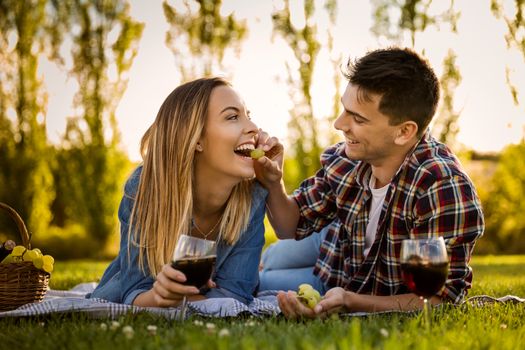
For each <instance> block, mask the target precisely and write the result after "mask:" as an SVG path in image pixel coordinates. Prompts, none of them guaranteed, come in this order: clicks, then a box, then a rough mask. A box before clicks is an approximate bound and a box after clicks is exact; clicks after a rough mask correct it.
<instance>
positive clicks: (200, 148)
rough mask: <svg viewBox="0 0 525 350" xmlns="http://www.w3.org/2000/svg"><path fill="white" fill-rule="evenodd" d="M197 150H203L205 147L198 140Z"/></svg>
mask: <svg viewBox="0 0 525 350" xmlns="http://www.w3.org/2000/svg"><path fill="white" fill-rule="evenodd" d="M195 150H197V152H202V150H203V148H202V145H201V143H200V142H197V147H195Z"/></svg>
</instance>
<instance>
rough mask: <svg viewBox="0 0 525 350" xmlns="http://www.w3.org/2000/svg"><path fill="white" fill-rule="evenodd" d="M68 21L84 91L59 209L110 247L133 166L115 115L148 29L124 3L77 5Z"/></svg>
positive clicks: (73, 122) (66, 149) (60, 159)
mask: <svg viewBox="0 0 525 350" xmlns="http://www.w3.org/2000/svg"><path fill="white" fill-rule="evenodd" d="M67 19H68V20H69V21H70V22H69V23H68V25H69V28H70V31H69V33H68V35H70V37H71V40H72V43H73V44H72V49H71V56H72V62H73V64H72V67H71V68H70V71H69V74H70V76H72V77H73V78H75V79H76V80H77V82H78V85H79V89H78V92H77V93H76V95H75V99H74V105H75V107H76V115H74V116H72V117H70V118H69V119H68V123H67V128H66V133H65V136H64V140H63V143H62V149H61V150H60V151H59V152H58V155H57V163H58V167H57V171H56V173H55V176H56V179H57V180H58V182H59V184H58V186H59V187H60V188H61V189H62V190H61V191H60V193H61V197H60V198H59V200H58V201H57V202H55V209H62V210H63V211H64V212H63V213H62V215H63V216H64V217H65V218H67V219H64V220H69V221H72V222H77V223H81V224H82V225H83V226H84V228H85V230H86V232H87V233H88V235H89V237H90V239H91V240H93V241H94V242H96V243H97V245H104V244H105V243H106V241H107V239H108V237H109V236H110V234H112V233H114V232H115V228H116V215H115V214H116V208H117V207H118V201H119V199H120V197H121V192H122V189H121V186H122V183H123V181H124V177H125V176H126V175H127V172H128V170H129V166H130V164H129V161H128V159H127V156H126V155H125V153H124V152H123V151H122V150H121V148H120V135H119V131H118V128H117V122H116V118H115V110H116V107H117V104H118V102H119V100H120V98H121V97H122V94H123V93H124V91H125V88H126V86H127V79H126V76H125V73H126V72H127V71H128V70H129V68H130V67H131V64H132V62H133V59H134V58H135V56H136V54H137V49H138V42H139V39H140V37H141V35H142V30H143V24H141V23H138V22H136V21H134V20H133V19H132V18H131V17H130V15H129V5H128V4H127V2H126V1H123V0H99V1H89V2H86V1H80V0H77V1H73V2H71V3H70V7H69V15H68V17H67ZM73 203H74V205H73ZM62 224H63V223H62Z"/></svg>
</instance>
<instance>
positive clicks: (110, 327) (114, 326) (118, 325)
mask: <svg viewBox="0 0 525 350" xmlns="http://www.w3.org/2000/svg"><path fill="white" fill-rule="evenodd" d="M119 327H120V323H119V322H117V321H111V325H110V326H109V329H111V330H112V331H114V330H117V329H118V328H119Z"/></svg>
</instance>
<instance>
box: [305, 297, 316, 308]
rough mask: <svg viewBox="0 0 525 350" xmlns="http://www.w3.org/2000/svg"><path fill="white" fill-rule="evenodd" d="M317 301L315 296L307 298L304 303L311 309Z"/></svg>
mask: <svg viewBox="0 0 525 350" xmlns="http://www.w3.org/2000/svg"><path fill="white" fill-rule="evenodd" d="M318 302H319V301H318V300H317V299H315V298H308V299H307V302H306V305H308V307H309V308H310V309H313V308H314V307H315V306H316V305H317V303H318Z"/></svg>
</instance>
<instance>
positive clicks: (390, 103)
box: [343, 47, 439, 136]
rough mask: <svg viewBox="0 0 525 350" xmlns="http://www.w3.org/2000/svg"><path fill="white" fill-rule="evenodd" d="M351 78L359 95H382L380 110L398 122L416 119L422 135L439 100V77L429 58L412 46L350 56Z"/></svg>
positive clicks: (392, 123)
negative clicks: (411, 48) (411, 47)
mask: <svg viewBox="0 0 525 350" xmlns="http://www.w3.org/2000/svg"><path fill="white" fill-rule="evenodd" d="M343 74H344V75H345V77H346V78H347V79H348V81H349V82H350V83H351V84H353V85H356V86H357V88H358V99H364V100H366V101H371V97H370V95H369V94H370V93H372V94H378V95H380V96H381V100H380V103H379V111H380V112H381V113H383V114H385V115H388V116H389V117H390V124H391V125H397V124H400V123H402V122H404V121H408V120H412V121H414V122H416V124H417V126H418V135H420V136H421V135H422V134H423V132H424V130H425V129H426V128H427V126H428V124H429V123H430V121H431V120H432V117H433V116H434V113H435V112H436V107H437V104H438V101H439V81H438V79H437V77H436V75H435V74H434V71H433V70H432V68H431V67H430V65H429V64H428V62H427V61H426V60H424V59H423V58H421V57H420V56H419V55H418V54H417V53H415V52H413V51H412V50H409V49H401V48H395V47H394V48H388V49H380V50H375V51H372V52H369V53H368V54H366V55H365V56H363V57H362V58H360V59H357V60H356V61H354V62H352V61H351V60H348V63H347V66H346V72H344V73H343Z"/></svg>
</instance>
